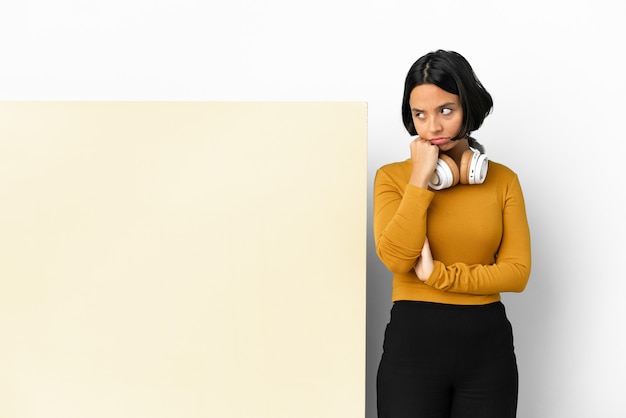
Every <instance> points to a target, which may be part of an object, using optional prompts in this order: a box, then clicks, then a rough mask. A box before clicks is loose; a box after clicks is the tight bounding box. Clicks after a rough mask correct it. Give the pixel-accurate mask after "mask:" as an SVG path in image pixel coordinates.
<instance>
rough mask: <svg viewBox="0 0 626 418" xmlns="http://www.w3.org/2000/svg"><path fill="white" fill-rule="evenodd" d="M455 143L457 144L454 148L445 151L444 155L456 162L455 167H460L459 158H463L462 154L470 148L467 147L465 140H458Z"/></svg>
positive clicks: (467, 143)
mask: <svg viewBox="0 0 626 418" xmlns="http://www.w3.org/2000/svg"><path fill="white" fill-rule="evenodd" d="M456 142H457V144H456V145H455V146H454V148H452V149H450V150H448V151H446V154H447V155H448V156H449V157H450V158H452V159H453V160H454V162H456V164H457V165H460V164H461V157H462V156H463V153H464V152H465V151H467V150H468V149H469V148H470V147H469V142H468V141H467V138H463V139H459V140H457V141H456Z"/></svg>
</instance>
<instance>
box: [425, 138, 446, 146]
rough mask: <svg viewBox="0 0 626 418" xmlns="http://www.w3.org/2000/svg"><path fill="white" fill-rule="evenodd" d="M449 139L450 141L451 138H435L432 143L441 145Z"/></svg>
mask: <svg viewBox="0 0 626 418" xmlns="http://www.w3.org/2000/svg"><path fill="white" fill-rule="evenodd" d="M449 141H450V138H433V139H431V140H430V143H431V144H433V145H441V144H445V143H446V142H449Z"/></svg>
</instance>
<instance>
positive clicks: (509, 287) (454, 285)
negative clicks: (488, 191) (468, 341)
mask: <svg viewBox="0 0 626 418" xmlns="http://www.w3.org/2000/svg"><path fill="white" fill-rule="evenodd" d="M502 216H503V218H502V219H503V232H502V241H501V243H500V247H499V249H498V253H497V258H496V262H495V263H494V264H490V265H482V264H473V265H468V264H464V263H454V264H451V265H447V266H446V265H444V264H443V263H441V262H440V261H437V260H435V263H434V270H433V272H432V274H431V275H430V277H429V278H428V280H427V281H426V284H427V285H429V286H432V287H433V288H436V289H438V290H443V291H447V292H454V293H466V294H472V295H489V294H494V293H499V292H521V291H523V290H524V289H525V287H526V284H527V282H528V279H529V277H530V268H531V250H530V231H529V227H528V221H527V218H526V209H525V204H524V197H523V194H522V189H521V186H520V183H519V180H518V178H517V176H514V177H513V178H512V180H511V181H510V182H509V184H508V187H507V190H506V195H505V199H504V207H503V213H502Z"/></svg>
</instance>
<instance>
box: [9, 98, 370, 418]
mask: <svg viewBox="0 0 626 418" xmlns="http://www.w3.org/2000/svg"><path fill="white" fill-rule="evenodd" d="M366 139H367V107H366V104H365V103H348V102H332V103H317V102H316V103H305V102H294V103H282V102H281V103H265V102H246V103H228V102H227V103H214V102H5V103H0V199H1V200H0V203H1V205H0V417H2V418H5V417H6V418H9V417H10V418H27V417H28V418H34V417H37V418H39V417H41V418H56V417H59V418H73V417H76V418H87V417H88V418H99V417H102V418H105V417H106V418H112V417H115V418H123V417H132V418H138V417H146V418H147V417H150V418H159V417H171V418H174V417H175V418H194V417H212V418H231V417H237V418H239V417H246V418H247V417H251V418H263V417H271V418H277V417H285V418H295V417H298V418H302V417H315V418H320V417H324V418H328V417H341V418H350V417H355V418H356V417H358V418H361V417H363V416H364V409H365V257H366V227H367V225H366V211H367V202H366V199H367V197H366V195H367V190H366V189H367V162H366V153H367V151H366V149H367V144H366Z"/></svg>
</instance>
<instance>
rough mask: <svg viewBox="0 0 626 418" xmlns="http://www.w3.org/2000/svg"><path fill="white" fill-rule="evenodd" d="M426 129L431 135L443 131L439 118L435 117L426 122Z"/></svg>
mask: <svg viewBox="0 0 626 418" xmlns="http://www.w3.org/2000/svg"><path fill="white" fill-rule="evenodd" d="M426 129H427V130H428V132H429V133H430V134H431V135H432V134H435V133H438V132H441V130H442V129H443V125H442V124H441V121H440V120H439V118H438V117H436V116H435V117H432V118H428V121H427V122H426Z"/></svg>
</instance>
